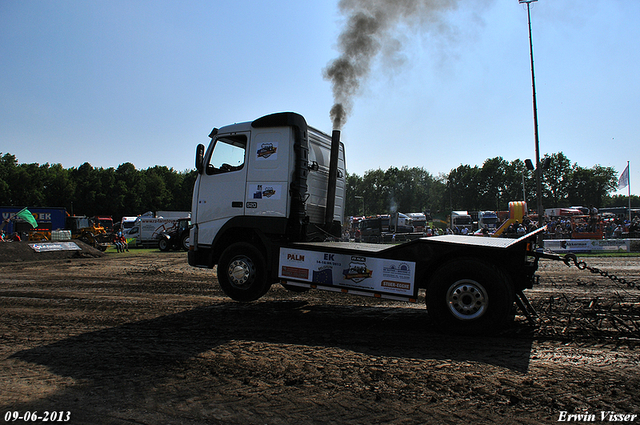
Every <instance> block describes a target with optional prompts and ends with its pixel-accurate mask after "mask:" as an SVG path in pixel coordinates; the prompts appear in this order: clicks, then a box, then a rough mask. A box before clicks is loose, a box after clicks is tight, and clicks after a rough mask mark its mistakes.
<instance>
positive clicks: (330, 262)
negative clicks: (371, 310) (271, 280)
mask: <svg viewBox="0 0 640 425" xmlns="http://www.w3.org/2000/svg"><path fill="white" fill-rule="evenodd" d="M415 268H416V265H415V263H414V262H411V261H400V260H389V259H384V258H371V257H364V256H360V255H351V254H337V253H330V252H321V251H307V250H303V249H292V248H281V249H280V267H279V271H278V275H279V277H280V278H282V279H292V280H299V281H303V282H307V283H315V284H318V285H327V286H336V287H345V288H356V289H365V290H370V291H374V292H380V293H387V294H400V295H406V296H411V295H413V293H414V287H415V286H414V277H415Z"/></svg>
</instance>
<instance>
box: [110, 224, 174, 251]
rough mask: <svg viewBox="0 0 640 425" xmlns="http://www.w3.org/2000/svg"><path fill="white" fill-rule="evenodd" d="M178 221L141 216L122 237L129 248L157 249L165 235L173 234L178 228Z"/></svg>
mask: <svg viewBox="0 0 640 425" xmlns="http://www.w3.org/2000/svg"><path fill="white" fill-rule="evenodd" d="M178 221H179V219H177V218H163V217H149V216H139V217H137V218H136V220H135V222H134V223H133V226H132V227H131V228H129V229H128V230H126V231H124V232H123V233H122V235H123V236H124V237H125V238H126V239H127V241H128V242H129V247H145V248H146V247H156V246H158V241H159V240H160V238H161V236H162V234H163V233H170V232H173V231H174V230H175V229H176V228H177V227H178Z"/></svg>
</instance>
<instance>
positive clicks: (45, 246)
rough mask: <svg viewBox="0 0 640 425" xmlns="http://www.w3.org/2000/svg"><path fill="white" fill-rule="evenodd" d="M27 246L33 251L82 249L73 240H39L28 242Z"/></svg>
mask: <svg viewBox="0 0 640 425" xmlns="http://www.w3.org/2000/svg"><path fill="white" fill-rule="evenodd" d="M29 246H30V247H31V249H33V250H34V251H35V252H53V251H82V248H80V247H79V246H78V245H77V244H76V243H75V242H40V243H30V244H29Z"/></svg>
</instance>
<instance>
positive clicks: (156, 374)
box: [11, 300, 533, 407]
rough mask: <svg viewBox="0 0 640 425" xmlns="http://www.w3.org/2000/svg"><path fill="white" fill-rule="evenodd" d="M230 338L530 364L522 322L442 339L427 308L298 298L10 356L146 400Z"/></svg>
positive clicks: (517, 366)
mask: <svg viewBox="0 0 640 425" xmlns="http://www.w3.org/2000/svg"><path fill="white" fill-rule="evenodd" d="M230 341H245V342H258V343H259V342H263V343H273V344H295V345H303V346H305V347H306V348H309V347H311V348H313V347H317V348H318V349H326V348H338V349H343V350H349V351H353V352H356V353H363V354H366V355H371V356H376V357H380V356H389V357H394V358H410V359H413V360H415V359H425V360H428V359H431V360H446V361H447V362H451V361H460V362H478V363H483V364H488V365H494V366H497V367H501V368H507V369H509V370H512V371H516V372H519V373H523V372H526V371H527V370H528V367H529V357H530V353H531V347H532V341H533V337H532V334H531V333H528V332H527V328H526V326H524V325H517V324H516V325H515V327H514V328H513V329H512V330H509V331H506V333H505V334H503V335H500V336H494V337H482V336H450V335H445V334H442V333H439V332H438V330H437V329H436V328H435V327H434V325H433V324H432V323H431V322H430V320H429V319H428V316H427V314H426V313H425V312H424V311H422V310H416V309H411V308H397V307H390V308H386V307H363V306H344V305H318V304H309V303H307V302H306V301H295V300H294V301H267V302H257V303H251V304H241V303H235V302H224V303H219V304H214V305H211V306H207V307H200V308H195V309H193V310H188V311H184V312H180V313H177V314H171V315H167V316H161V317H158V318H155V319H151V320H144V321H139V322H131V323H126V324H123V325H121V326H117V327H113V328H108V329H103V330H99V331H94V332H88V333H85V334H81V335H78V336H74V337H70V338H66V339H63V340H60V341H58V342H55V343H52V344H48V345H44V346H41V347H37V348H33V349H29V350H24V351H19V352H16V353H14V354H13V355H12V356H11V358H13V359H19V360H22V361H25V362H30V363H34V364H39V365H42V366H45V367H46V368H47V369H48V370H49V371H50V372H52V373H54V374H56V375H59V376H64V377H71V378H73V379H74V380H75V381H76V382H82V383H83V384H82V387H84V388H85V390H86V391H88V393H91V394H93V393H94V392H95V393H96V394H97V393H102V392H105V391H107V392H109V393H111V392H114V391H118V390H119V388H122V387H126V386H128V385H130V382H131V379H132V377H136V378H133V379H135V380H136V384H135V385H136V387H137V389H136V392H139V393H140V394H144V393H145V392H148V391H151V390H152V389H153V388H154V386H155V385H157V384H158V383H159V382H162V381H163V380H166V379H171V378H172V377H173V374H175V373H176V372H175V370H174V368H175V367H176V365H181V367H183V368H186V369H188V368H189V362H190V361H192V360H193V358H194V357H197V356H199V355H201V354H202V353H206V352H207V351H210V350H215V349H218V348H219V347H221V346H223V345H224V344H226V343H229V342H230ZM263 345H264V344H263ZM333 361H340V360H335V359H334V360H333ZM185 365H186V366H185ZM208 367H210V368H211V369H215V368H216V367H217V364H216V363H215V362H214V361H212V362H211V364H210V365H209V366H208ZM220 373H229V374H232V372H228V371H223V372H220ZM416 379H420V377H419V376H416ZM184 385H188V383H186V382H185V384H184ZM87 389H88V390H87ZM85 390H83V391H85ZM65 391H67V392H68V394H66V395H65V393H64V392H65ZM78 391H79V390H78V389H75V390H73V389H66V390H62V393H58V394H57V395H56V397H55V398H56V399H57V400H61V401H62V402H64V401H67V402H69V400H74V399H75V400H77V393H78ZM73 394H76V395H73ZM96 397H98V396H97V395H96ZM49 402H50V401H49ZM34 403H37V402H34ZM40 403H44V401H41V402H40ZM29 407H33V403H32V404H31V405H30V406H29ZM36 407H40V406H36Z"/></svg>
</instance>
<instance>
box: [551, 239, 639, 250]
mask: <svg viewBox="0 0 640 425" xmlns="http://www.w3.org/2000/svg"><path fill="white" fill-rule="evenodd" d="M544 248H545V249H548V250H550V251H553V252H630V251H631V241H630V240H629V239H545V240H544Z"/></svg>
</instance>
